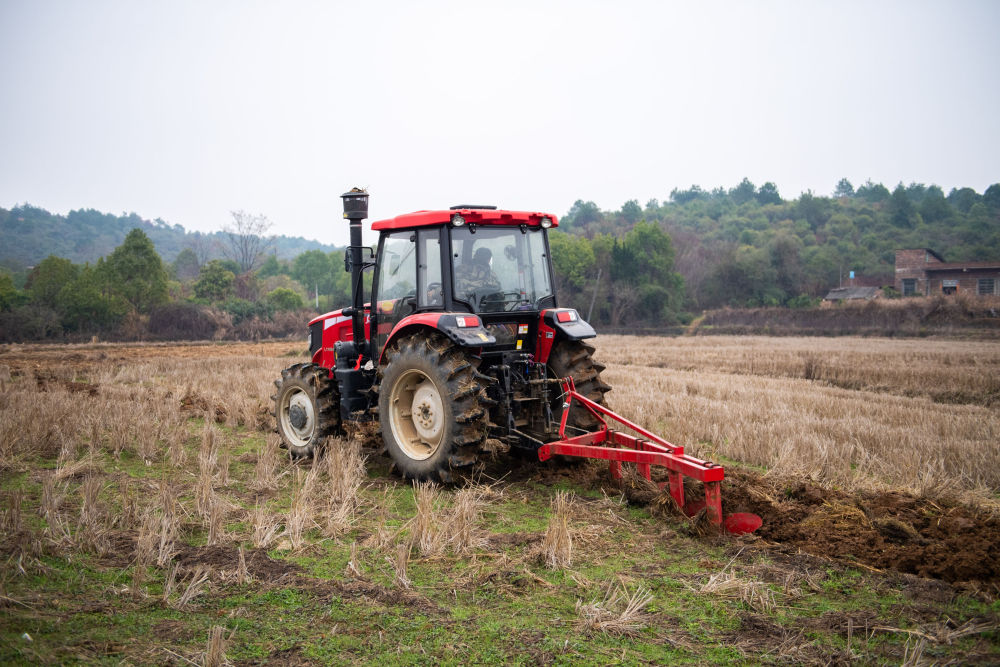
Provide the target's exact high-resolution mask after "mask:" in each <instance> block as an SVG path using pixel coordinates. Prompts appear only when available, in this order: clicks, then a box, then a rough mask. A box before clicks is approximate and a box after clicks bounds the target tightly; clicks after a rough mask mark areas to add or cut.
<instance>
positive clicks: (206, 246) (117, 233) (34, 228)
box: [0, 204, 336, 271]
mask: <svg viewBox="0 0 1000 667" xmlns="http://www.w3.org/2000/svg"><path fill="white" fill-rule="evenodd" d="M135 227H138V228H140V229H142V231H143V232H145V233H146V235H147V236H149V238H150V239H151V240H152V241H153V244H154V245H155V246H156V251H157V252H158V253H159V254H160V257H162V258H163V260H164V261H166V262H172V261H173V260H174V259H175V258H176V257H177V255H178V253H180V251H181V250H183V249H184V248H191V249H192V250H194V251H195V253H196V254H198V255H200V256H201V257H199V259H211V258H215V257H221V256H222V244H224V243H225V237H224V235H223V234H222V232H213V233H211V234H202V233H201V232H188V231H186V230H185V229H184V228H183V227H181V226H180V225H171V224H168V223H166V222H164V221H163V220H160V219H156V220H152V221H150V220H143V219H142V218H140V217H139V216H138V215H136V214H135V213H131V214H129V215H122V216H117V215H112V214H110V213H101V212H100V211H95V210H93V209H86V210H84V209H81V210H76V211H70V212H69V214H67V215H57V214H55V213H49V212H48V211H46V210H45V209H42V208H37V207H35V206H30V205H27V204H26V205H24V206H18V207H15V208H13V209H11V210H7V209H4V208H0V266H4V267H7V268H8V269H11V270H13V271H20V270H23V269H24V268H25V267H28V266H33V265H35V264H37V263H38V262H40V261H41V260H43V259H45V258H46V257H48V256H49V255H56V256H58V257H65V258H67V259H69V260H71V261H72V262H74V263H76V264H82V263H84V262H91V263H94V262H96V261H97V259H98V258H99V257H104V256H107V255H108V254H110V253H111V251H112V250H114V249H115V248H116V247H118V246H119V245H121V243H122V241H123V240H124V239H125V235H126V234H128V232H129V231H130V230H131V229H133V228H135ZM273 248H274V252H275V253H276V254H277V256H278V257H279V258H282V259H291V258H293V257H295V256H296V255H299V254H300V253H303V252H305V251H306V250H315V249H319V250H322V251H324V252H331V251H333V250H335V249H336V246H333V245H328V244H324V243H320V242H319V241H311V240H309V239H305V238H302V237H301V236H294V237H291V236H278V237H275V239H274V246H273Z"/></svg>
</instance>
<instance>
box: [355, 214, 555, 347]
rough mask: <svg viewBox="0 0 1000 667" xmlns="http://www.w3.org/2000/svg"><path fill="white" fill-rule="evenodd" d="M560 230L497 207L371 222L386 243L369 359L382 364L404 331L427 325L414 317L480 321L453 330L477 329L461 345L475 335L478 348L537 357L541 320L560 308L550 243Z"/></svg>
mask: <svg viewBox="0 0 1000 667" xmlns="http://www.w3.org/2000/svg"><path fill="white" fill-rule="evenodd" d="M555 224H556V219H555V216H551V215H547V214H544V213H527V212H518V211H498V210H496V209H495V208H494V207H456V208H453V209H451V210H447V211H421V212H418V213H411V214H409V215H403V216H399V217H396V218H392V219H390V220H383V221H380V222H376V223H374V224H373V225H372V228H373V229H374V230H377V231H380V232H381V236H380V239H379V245H378V251H377V255H376V261H375V266H376V273H375V279H374V286H373V295H372V303H373V304H375V306H374V308H373V309H372V315H371V319H372V321H373V322H375V326H376V329H375V336H374V338H373V339H372V347H371V357H372V358H373V359H376V360H380V359H381V357H382V354H383V352H384V350H385V347H386V344H387V343H388V342H389V340H390V339H391V338H392V337H393V332H394V331H396V330H397V328H398V327H400V325H402V326H403V327H405V326H407V324H408V323H410V322H413V323H416V322H417V321H427V320H426V318H423V319H422V320H412V319H411V318H412V317H413V316H415V315H420V314H431V313H449V314H455V315H456V316H459V317H461V316H463V315H466V314H468V315H475V316H477V317H469V318H463V325H465V326H456V327H455V328H469V329H473V328H474V329H476V331H475V332H465V333H466V335H465V336H463V339H464V338H468V335H469V334H470V333H471V334H473V335H472V340H473V342H474V343H476V345H477V347H484V348H489V351H491V352H497V351H500V350H502V349H507V348H510V349H516V350H521V351H523V352H525V353H527V352H533V351H534V350H535V347H536V344H535V343H536V341H535V340H534V339H532V338H531V336H535V337H537V333H538V327H537V326H536V325H537V321H538V314H539V313H540V312H542V311H544V310H547V309H552V308H555V306H556V296H555V294H554V293H553V289H552V284H553V280H552V266H551V261H550V255H549V248H548V238H547V230H548V229H549V228H550V227H552V226H554V225H555ZM526 327H527V328H526ZM480 330H482V331H480ZM481 333H485V334H486V337H485V338H483V337H481V336H479V335H478V334H481ZM484 351H486V350H484Z"/></svg>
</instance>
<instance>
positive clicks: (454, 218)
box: [451, 213, 465, 227]
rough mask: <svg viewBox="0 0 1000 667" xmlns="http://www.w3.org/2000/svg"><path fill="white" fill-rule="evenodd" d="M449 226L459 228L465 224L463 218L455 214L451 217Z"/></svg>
mask: <svg viewBox="0 0 1000 667" xmlns="http://www.w3.org/2000/svg"><path fill="white" fill-rule="evenodd" d="M451 224H453V225H455V226H456V227H461V226H462V225H464V224H465V218H463V217H462V216H460V215H459V214H458V213H456V214H455V215H453V216H451Z"/></svg>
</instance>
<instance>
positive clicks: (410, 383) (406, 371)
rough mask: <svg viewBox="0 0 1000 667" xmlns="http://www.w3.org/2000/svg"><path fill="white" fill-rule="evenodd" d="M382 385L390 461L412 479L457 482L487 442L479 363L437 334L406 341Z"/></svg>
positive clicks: (381, 410)
mask: <svg viewBox="0 0 1000 667" xmlns="http://www.w3.org/2000/svg"><path fill="white" fill-rule="evenodd" d="M381 375H382V379H381V382H380V384H379V406H378V408H379V409H378V413H379V421H380V422H381V426H382V438H383V440H384V441H385V446H386V449H387V451H388V454H389V456H391V457H392V460H393V462H394V463H395V464H396V468H397V469H398V470H399V472H400V473H401V474H402V475H403V477H406V478H408V479H415V480H438V481H441V482H451V481H453V475H454V472H455V471H456V470H457V469H462V468H468V467H469V466H472V465H473V464H474V463H475V462H476V455H477V454H478V452H479V450H480V448H481V447H482V445H483V443H484V442H485V440H486V432H487V411H486V407H485V406H486V404H487V401H488V399H487V398H486V392H485V390H484V387H483V384H482V382H481V381H480V380H479V379H478V378H477V373H476V363H475V360H474V359H473V358H472V357H471V356H470V355H468V354H467V353H465V352H464V351H463V350H462V349H461V348H459V347H457V346H455V345H453V344H452V343H450V342H449V341H448V340H447V339H446V338H444V337H443V336H441V335H439V334H435V333H420V334H416V335H414V336H411V337H409V338H406V339H404V340H402V341H400V342H399V343H398V344H396V345H395V346H394V348H393V349H392V350H391V351H390V352H389V353H388V364H386V365H385V366H384V367H383V369H382V373H381Z"/></svg>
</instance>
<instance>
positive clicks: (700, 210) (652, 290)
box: [552, 178, 1000, 326]
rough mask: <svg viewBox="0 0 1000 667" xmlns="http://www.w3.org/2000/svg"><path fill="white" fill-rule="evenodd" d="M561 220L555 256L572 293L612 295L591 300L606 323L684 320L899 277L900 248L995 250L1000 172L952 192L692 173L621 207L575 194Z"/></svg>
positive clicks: (991, 253) (968, 257) (975, 256)
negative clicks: (722, 183) (687, 182)
mask: <svg viewBox="0 0 1000 667" xmlns="http://www.w3.org/2000/svg"><path fill="white" fill-rule="evenodd" d="M559 230H560V232H559V233H555V234H553V235H552V240H553V257H554V261H555V263H556V266H557V274H558V275H557V279H558V280H559V282H560V283H561V287H562V288H563V292H564V300H569V301H570V302H573V303H575V304H578V305H579V304H581V303H583V304H588V306H589V303H590V302H591V301H592V300H594V301H595V302H596V303H597V304H603V305H599V306H595V308H594V320H595V321H596V323H598V324H607V325H613V326H624V325H629V324H635V323H650V324H657V323H670V322H683V321H686V320H687V319H689V318H690V317H691V314H692V313H696V312H701V311H703V310H706V309H714V308H720V307H724V306H729V307H757V306H790V307H803V306H811V305H815V304H816V303H818V301H819V299H821V298H822V297H823V296H824V295H825V294H826V292H827V291H828V290H830V289H831V288H833V287H837V286H838V285H840V284H841V282H843V284H847V281H848V276H849V273H850V271H854V272H855V274H856V276H857V279H856V284H857V283H859V282H860V283H863V284H866V285H877V286H891V285H892V284H893V282H894V280H893V278H894V269H895V251H896V250H897V249H900V248H923V247H929V248H933V249H935V250H937V251H938V252H940V253H942V254H944V256H945V258H946V259H947V260H948V261H977V260H995V259H998V258H1000V184H994V185H991V186H990V187H988V188H987V189H986V190H985V191H984V192H983V193H982V194H980V193H978V192H976V191H975V190H973V189H972V188H955V189H952V190H951V191H950V192H949V193H948V194H947V195H946V194H945V193H944V191H943V190H942V189H941V188H940V187H939V186H937V185H929V186H928V185H924V184H921V183H911V184H910V185H908V186H907V185H903V184H902V183H900V184H898V185H897V186H896V187H895V188H894V189H893V190H891V191H890V190H889V189H888V188H887V187H886V186H884V185H883V184H881V183H872V182H871V181H867V182H865V183H863V184H861V185H860V186H858V187H855V186H854V185H853V184H852V183H851V182H850V181H849V180H847V179H841V180H840V181H839V182H838V183H837V184H836V187H835V188H834V190H833V193H832V194H831V195H830V196H823V195H818V194H815V193H813V192H805V193H803V194H802V195H800V196H799V197H798V198H796V199H793V200H785V199H782V197H781V195H780V193H779V192H778V188H777V187H776V186H775V185H774V184H773V183H770V182H768V183H764V184H762V185H760V186H757V185H755V184H754V183H752V182H751V181H750V180H749V179H746V178H744V179H743V180H742V181H741V182H740V183H739V184H737V185H736V186H734V187H732V188H728V189H726V188H721V187H720V188H715V189H712V190H705V189H702V188H701V187H699V186H697V185H693V186H691V187H690V188H688V189H684V190H681V189H674V190H673V191H672V192H671V193H670V196H669V199H668V201H665V202H662V203H661V202H660V201H658V200H657V199H650V200H649V201H647V202H646V204H645V206H642V205H640V204H639V202H638V201H637V200H630V201H627V202H625V204H623V205H622V207H621V208H620V209H618V210H613V211H604V210H601V209H600V208H599V207H598V206H597V205H596V204H595V203H594V202H590V201H583V200H578V201H577V202H576V203H575V204H574V205H573V207H572V208H571V209H570V211H569V212H568V213H567V215H566V216H564V217H563V218H562V219H561V220H560V224H559ZM637 230H638V231H637ZM630 235H631V237H630ZM661 235H662V236H663V237H666V239H668V241H667V242H666V243H665V242H663V241H662V240H660V237H661ZM616 247H618V248H619V249H618V251H617V253H616V252H612V251H611V250H612V249H614V248H616ZM651 248H659V250H656V251H654V250H651ZM668 248H669V250H668ZM561 252H563V253H569V254H571V255H572V257H573V258H574V259H573V260H572V261H566V260H564V259H562V258H560V253H561ZM633 253H638V254H639V255H640V257H639V258H638V261H636V258H634V257H633ZM650 253H659V260H658V261H661V262H664V263H663V264H661V265H660V266H661V267H666V268H661V270H660V271H659V272H655V271H653V272H650V271H648V264H647V263H644V261H643V260H644V257H643V256H645V257H648V256H649V255H650ZM668 260H672V264H669V263H666V262H668ZM609 267H610V271H609V270H608V269H609ZM609 274H610V275H609ZM677 274H679V276H680V277H682V278H683V282H681V280H680V279H679V277H678V275H677ZM889 292H890V295H891V292H892V290H889ZM595 295H596V299H595ZM668 295H669V298H668Z"/></svg>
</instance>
